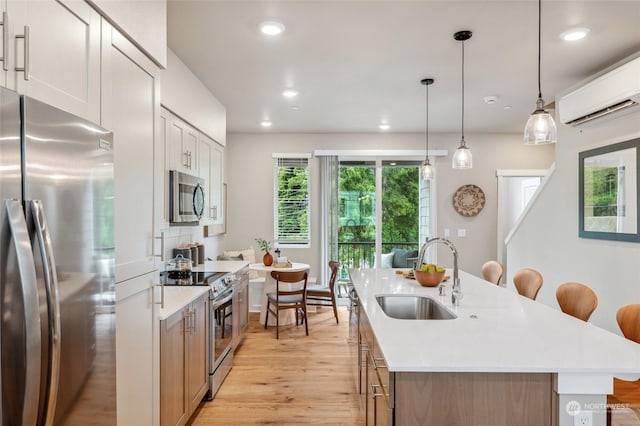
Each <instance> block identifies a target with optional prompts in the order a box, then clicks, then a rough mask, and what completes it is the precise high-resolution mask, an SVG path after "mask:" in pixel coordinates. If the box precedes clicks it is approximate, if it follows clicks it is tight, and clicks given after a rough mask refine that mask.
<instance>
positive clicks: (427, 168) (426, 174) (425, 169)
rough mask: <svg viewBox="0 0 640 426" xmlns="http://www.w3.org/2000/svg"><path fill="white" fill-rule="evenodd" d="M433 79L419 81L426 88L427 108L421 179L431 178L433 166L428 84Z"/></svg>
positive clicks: (431, 82)
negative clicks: (424, 150)
mask: <svg viewBox="0 0 640 426" xmlns="http://www.w3.org/2000/svg"><path fill="white" fill-rule="evenodd" d="M433 82H434V79H432V78H425V79H422V80H420V83H422V84H423V85H424V86H425V87H426V88H427V108H426V111H427V112H426V117H427V119H426V123H427V126H426V132H425V135H426V137H425V139H426V156H425V159H424V162H423V163H422V179H423V180H429V179H433V167H432V166H431V162H430V161H429V86H430V85H431V84H433Z"/></svg>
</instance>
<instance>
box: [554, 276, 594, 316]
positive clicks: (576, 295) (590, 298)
mask: <svg viewBox="0 0 640 426" xmlns="http://www.w3.org/2000/svg"><path fill="white" fill-rule="evenodd" d="M556 299H557V300H558V304H559V305H560V309H562V312H564V313H565V314H569V315H571V316H572V317H576V318H578V319H581V320H582V321H589V317H590V316H591V314H592V313H593V311H594V310H595V309H596V306H598V296H596V294H595V293H594V292H593V290H591V289H590V288H589V287H587V286H586V285H584V284H580V283H564V284H561V285H559V286H558V288H557V289H556Z"/></svg>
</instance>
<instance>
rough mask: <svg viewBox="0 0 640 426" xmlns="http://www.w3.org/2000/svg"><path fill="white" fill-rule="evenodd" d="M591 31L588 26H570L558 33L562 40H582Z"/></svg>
mask: <svg viewBox="0 0 640 426" xmlns="http://www.w3.org/2000/svg"><path fill="white" fill-rule="evenodd" d="M589 31H591V30H590V29H589V28H571V29H568V30H567V31H565V32H563V33H561V34H560V38H561V39H562V40H564V41H576V40H582V39H583V38H585V37H586V36H587V34H589Z"/></svg>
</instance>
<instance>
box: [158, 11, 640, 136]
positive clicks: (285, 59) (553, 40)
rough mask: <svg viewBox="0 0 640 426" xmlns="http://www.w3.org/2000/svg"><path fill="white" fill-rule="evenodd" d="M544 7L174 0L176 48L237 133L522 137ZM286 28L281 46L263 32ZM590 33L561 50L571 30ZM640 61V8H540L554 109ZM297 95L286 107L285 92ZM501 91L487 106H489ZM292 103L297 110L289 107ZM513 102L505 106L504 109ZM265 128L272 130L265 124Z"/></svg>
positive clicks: (172, 40)
mask: <svg viewBox="0 0 640 426" xmlns="http://www.w3.org/2000/svg"><path fill="white" fill-rule="evenodd" d="M537 5H538V3H537V1H531V0H510V1H481V0H475V1H457V0H447V1H429V0H414V1H409V0H406V1H405V0H396V1H365V0H360V1H347V0H333V1H331V0H324V1H306V0H297V1H267V0H264V1H244V0H236V1H216V0H200V1H191V0H169V3H168V32H169V34H168V38H169V47H170V48H171V49H172V50H173V51H174V52H175V53H176V55H178V57H180V59H181V60H182V61H183V62H184V63H185V64H186V65H187V66H188V67H189V68H190V69H191V70H192V71H193V72H194V73H195V74H196V75H197V76H198V77H199V78H200V79H201V80H202V82H203V83H204V84H205V85H206V86H207V87H209V89H210V90H211V92H212V93H214V94H215V96H216V97H217V98H218V100H219V101H220V102H222V104H224V105H225V106H226V108H227V129H228V131H229V132H265V131H268V132H378V131H380V130H379V129H378V124H379V123H380V122H381V121H383V120H386V121H388V123H389V125H390V126H391V128H390V130H388V131H389V132H423V131H424V129H425V100H426V95H425V88H424V86H422V85H421V84H420V80H421V79H422V78H424V77H433V78H435V80H436V81H435V84H433V85H432V86H430V88H429V105H430V114H429V118H430V120H429V130H430V132H460V125H461V42H458V41H455V40H454V39H453V33H454V32H456V31H459V30H464V29H468V30H471V31H473V37H472V38H471V39H470V40H468V41H467V42H465V91H466V94H465V131H466V132H521V131H522V129H523V127H524V124H525V122H526V120H527V117H528V115H529V113H530V112H531V111H532V110H533V109H534V104H535V100H536V97H537V92H538V90H537V74H536V72H537ZM265 20H278V21H280V22H282V23H283V24H284V25H285V26H286V31H285V32H284V33H282V34H281V35H279V36H277V37H274V38H267V37H266V36H264V35H262V34H261V33H260V32H259V31H258V29H257V26H258V24H259V23H260V22H262V21H265ZM576 26H580V27H588V28H590V30H591V32H590V34H589V35H588V37H587V38H585V39H583V40H581V41H578V42H565V41H562V40H561V39H560V38H559V34H560V33H561V32H563V31H564V30H566V29H568V28H569V27H576ZM636 52H640V0H627V1H610V0H600V1H595V0H583V1H561V0H545V1H543V4H542V94H543V98H544V99H545V101H547V102H552V101H553V99H554V97H555V95H556V94H557V93H559V92H561V91H563V90H565V89H567V88H568V87H570V86H572V85H574V84H576V83H578V82H579V81H581V80H583V79H585V78H587V77H589V76H590V75H592V74H593V73H595V72H597V71H599V70H601V69H603V68H605V67H607V66H609V65H611V64H613V63H615V62H617V61H619V60H621V59H624V58H625V57H627V56H629V55H631V54H635V53H636ZM288 87H294V88H296V89H297V90H299V92H300V94H299V96H298V97H297V98H295V99H293V100H291V99H285V98H283V97H282V96H281V92H282V90H283V89H285V88H288ZM488 95H495V96H498V101H497V102H496V103H495V104H491V105H487V104H485V103H484V102H483V97H485V96H488ZM294 105H295V106H298V107H299V109H298V110H293V109H292V108H291V107H292V106H294ZM505 106H511V109H505V108H504V107H505ZM263 119H269V120H271V121H272V122H273V126H272V127H271V128H270V129H269V130H265V129H262V128H261V127H260V121H262V120H263Z"/></svg>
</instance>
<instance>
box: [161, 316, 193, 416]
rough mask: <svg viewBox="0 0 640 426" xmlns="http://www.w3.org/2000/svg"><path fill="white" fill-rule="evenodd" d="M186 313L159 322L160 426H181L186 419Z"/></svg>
mask: <svg viewBox="0 0 640 426" xmlns="http://www.w3.org/2000/svg"><path fill="white" fill-rule="evenodd" d="M187 324H188V310H182V311H179V312H176V313H175V314H173V315H172V316H170V317H169V318H167V319H166V320H164V321H161V322H160V425H161V426H175V425H183V424H185V423H186V421H187V418H188V412H187V411H188V408H187V395H186V393H185V386H184V384H185V379H186V377H185V369H184V366H185V361H186V345H185V334H186V325H187Z"/></svg>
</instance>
